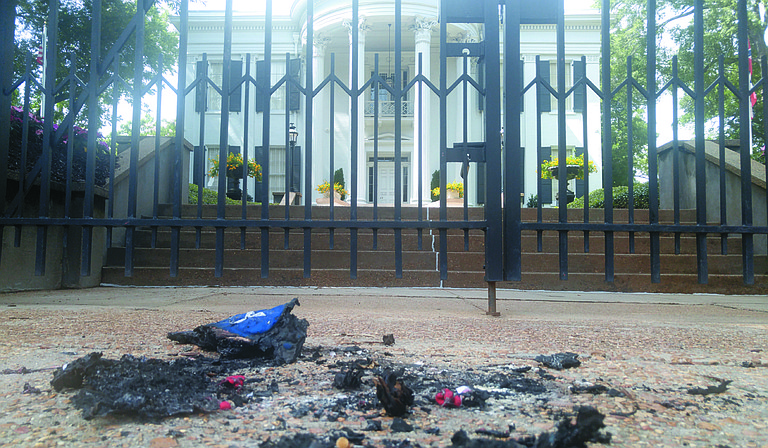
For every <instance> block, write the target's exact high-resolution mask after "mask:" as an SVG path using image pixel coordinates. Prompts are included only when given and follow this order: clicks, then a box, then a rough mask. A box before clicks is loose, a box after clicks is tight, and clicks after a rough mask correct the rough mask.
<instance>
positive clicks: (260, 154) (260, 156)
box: [253, 146, 265, 202]
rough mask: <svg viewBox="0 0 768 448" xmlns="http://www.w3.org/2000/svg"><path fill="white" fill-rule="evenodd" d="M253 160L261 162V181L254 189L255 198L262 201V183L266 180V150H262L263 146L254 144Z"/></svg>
mask: <svg viewBox="0 0 768 448" xmlns="http://www.w3.org/2000/svg"><path fill="white" fill-rule="evenodd" d="M253 160H255V161H256V163H258V164H259V166H260V167H261V181H260V182H256V183H255V186H254V189H253V198H254V200H255V201H256V202H261V199H262V198H261V195H262V191H261V188H262V185H263V182H264V160H265V158H264V151H262V149H261V146H254V147H253Z"/></svg>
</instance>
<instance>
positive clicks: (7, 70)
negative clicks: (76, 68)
mask: <svg viewBox="0 0 768 448" xmlns="http://www.w3.org/2000/svg"><path fill="white" fill-rule="evenodd" d="M15 29H16V5H15V4H14V2H9V1H4V2H0V61H13V56H14V52H15V49H16V47H15V45H14V41H13V35H14V31H15ZM27 83H29V81H27ZM12 84H13V64H7V63H5V64H0V214H3V215H4V214H5V207H6V201H5V195H6V193H7V187H8V185H7V184H8V146H9V144H10V140H11V92H10V87H11V85H12ZM6 92H8V93H7V94H6ZM22 168H26V167H24V166H23V165H22ZM20 172H22V173H23V172H24V169H21V170H20ZM19 186H20V189H22V188H23V186H22V183H21V182H20V183H19ZM2 242H3V227H2V226H0V251H2V246H3V245H2Z"/></svg>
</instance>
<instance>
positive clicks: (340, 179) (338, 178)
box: [333, 168, 347, 201]
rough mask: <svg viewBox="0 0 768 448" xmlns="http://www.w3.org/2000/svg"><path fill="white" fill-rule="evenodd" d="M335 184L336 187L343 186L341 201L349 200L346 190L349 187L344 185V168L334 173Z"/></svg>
mask: <svg viewBox="0 0 768 448" xmlns="http://www.w3.org/2000/svg"><path fill="white" fill-rule="evenodd" d="M333 184H334V186H335V185H336V184H338V185H341V190H342V191H344V193H343V194H342V195H341V200H342V201H343V200H344V199H346V198H347V193H346V191H347V190H346V188H347V185H346V184H345V183H344V170H343V169H342V168H339V169H338V170H336V171H335V172H334V173H333Z"/></svg>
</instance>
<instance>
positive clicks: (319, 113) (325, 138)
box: [308, 35, 331, 202]
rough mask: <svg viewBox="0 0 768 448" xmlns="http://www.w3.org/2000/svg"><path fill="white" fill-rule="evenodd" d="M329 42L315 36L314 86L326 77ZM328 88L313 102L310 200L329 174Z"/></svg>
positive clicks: (317, 194) (313, 53)
mask: <svg viewBox="0 0 768 448" xmlns="http://www.w3.org/2000/svg"><path fill="white" fill-rule="evenodd" d="M329 43H330V39H328V38H325V37H323V36H322V35H318V36H316V37H315V42H314V48H313V49H312V78H313V80H314V83H315V85H314V88H317V87H318V86H319V85H320V83H322V82H323V80H324V79H325V77H326V73H325V49H326V47H327V46H328V44H329ZM327 90H328V89H324V90H323V91H321V92H320V93H319V94H318V95H317V96H316V97H315V101H314V102H313V104H312V106H313V110H312V115H313V117H314V120H313V122H314V126H313V128H312V152H313V154H312V196H313V197H312V198H308V200H312V201H313V202H314V200H315V199H317V197H318V196H319V193H318V192H317V190H315V188H314V187H315V186H317V185H318V184H320V183H322V182H323V180H328V181H329V182H330V181H331V179H328V176H330V168H331V166H330V153H329V152H330V142H329V138H330V132H329V126H330V114H331V112H330V111H329V110H328V108H329V107H330V106H329V98H330V96H329V94H328V91H327Z"/></svg>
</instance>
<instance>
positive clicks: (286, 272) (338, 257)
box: [102, 206, 768, 294]
mask: <svg viewBox="0 0 768 448" xmlns="http://www.w3.org/2000/svg"><path fill="white" fill-rule="evenodd" d="M271 207H273V209H270V217H272V218H273V219H283V218H285V207H279V206H271ZM312 212H313V220H327V219H329V213H330V210H329V207H313V209H312ZM448 212H449V219H450V220H459V219H463V209H461V208H449V209H448ZM557 212H558V211H557V210H555V209H547V210H543V216H542V219H543V221H549V222H552V221H557V216H558V214H557ZM182 213H183V215H184V216H185V217H194V216H196V213H197V207H196V206H184V208H183V212H182ZM438 213H439V210H438V209H435V208H432V209H429V210H426V209H425V210H423V213H422V219H423V220H429V219H430V217H431V218H434V217H436V216H437V215H438ZM260 214H261V209H260V207H259V206H251V207H249V208H248V210H247V216H248V218H249V219H257V218H258V217H259V216H260ZM393 214H394V210H393V209H392V208H379V210H378V219H380V220H388V219H392V217H393ZM482 214H483V209H481V208H476V209H470V210H469V218H470V220H481V219H482V216H483V215H482ZM161 215H165V216H168V215H170V207H169V206H164V207H163V209H162V212H161ZM215 215H216V208H215V206H205V207H204V208H203V216H204V217H215ZM303 216H304V208H303V207H301V206H292V207H290V208H289V217H290V218H291V219H303ZM241 217H242V209H241V207H240V206H227V213H226V218H227V219H240V218H241ZM418 218H419V216H418V209H417V208H415V207H403V208H402V219H403V220H409V221H412V220H418ZM568 218H569V221H570V220H572V221H574V222H583V211H582V210H569V217H568ZM627 218H628V217H627V211H626V210H615V211H614V222H616V223H621V222H627ZM334 219H336V220H347V219H349V208H347V207H334ZM358 219H359V220H370V219H373V209H372V208H370V207H359V208H358ZM523 220H524V221H526V222H533V221H535V220H536V210H535V209H523ZM602 220H603V214H602V210H591V211H590V222H602ZM693 220H694V212H693V211H684V212H683V213H682V215H681V221H682V222H693ZM660 221H661V222H662V223H671V222H673V215H672V212H671V211H668V210H663V211H661V212H660ZM635 222H637V223H642V222H648V212H647V210H637V211H636V212H635ZM286 235H287V239H286ZM224 236H225V237H224V243H225V244H224V247H225V251H224V269H223V275H222V276H221V277H215V275H214V265H215V232H214V230H213V229H211V228H204V229H202V230H201V232H200V235H199V240H198V235H197V232H196V231H195V229H184V230H182V232H181V244H180V247H181V249H180V253H179V260H180V266H179V274H178V276H177V277H175V278H172V277H171V276H170V270H169V265H170V241H171V234H170V231H169V229H167V228H165V229H162V228H161V229H158V230H157V232H156V235H155V242H154V246H153V245H152V239H153V235H152V231H151V230H150V229H138V230H137V232H136V239H135V241H136V247H135V249H134V271H133V275H132V276H131V277H126V276H125V267H124V260H125V250H124V248H111V249H109V250H108V253H107V266H105V267H104V269H103V271H102V283H105V284H116V285H141V286H190V285H197V286H216V285H218V286H259V285H262V286H358V287H360V286H362V287H366V286H371V287H385V286H399V287H472V288H485V287H486V286H487V283H486V282H485V280H484V264H485V245H484V233H483V232H482V231H479V230H472V231H469V232H468V234H467V235H466V236H465V234H464V231H461V230H451V231H449V232H448V252H449V253H448V278H447V280H445V281H441V280H440V275H439V272H438V270H437V269H438V268H437V266H438V265H437V249H438V247H439V238H438V236H437V232H430V231H429V230H424V231H423V232H422V235H421V246H420V245H419V235H418V234H417V232H416V231H415V230H406V229H404V230H403V231H402V251H403V252H402V253H403V258H402V260H403V261H402V267H403V272H402V276H401V278H397V276H396V274H395V234H394V231H393V230H389V229H379V230H378V231H377V232H376V235H374V231H373V230H371V229H360V230H358V243H357V248H358V251H357V278H356V279H352V278H350V269H349V267H350V245H351V238H350V231H349V230H348V229H336V230H335V231H334V232H333V235H331V232H330V231H329V230H328V229H314V230H313V231H312V238H311V249H312V250H311V262H312V266H311V268H312V269H311V277H310V278H305V277H304V250H303V249H304V234H303V231H302V230H300V229H293V230H290V231H289V232H288V233H287V234H286V232H285V231H284V230H283V229H272V230H271V231H270V232H269V274H268V276H267V278H262V269H261V262H262V253H261V252H262V251H261V244H262V238H261V230H260V229H247V230H245V231H243V232H241V230H240V229H228V230H227V231H226V232H225V234H224ZM243 236H244V239H243ZM558 240H559V237H558V234H557V232H543V233H542V236H541V239H540V240H539V238H538V236H537V235H536V232H535V231H527V232H525V233H524V235H523V238H522V251H523V254H522V266H523V275H522V281H520V282H500V283H498V284H497V287H499V288H515V289H537V290H570V291H627V292H630V291H632V292H669V293H688V292H707V293H729V294H766V293H768V259H767V258H768V257H766V256H764V255H762V256H756V257H755V274H756V276H755V278H756V280H755V285H751V286H745V285H744V284H743V280H742V276H741V269H742V268H741V266H742V259H741V240H740V238H739V237H731V238H729V239H728V254H727V255H721V254H720V253H721V245H720V244H721V243H720V238H719V236H712V237H710V238H709V239H708V254H709V256H708V261H709V264H708V267H709V279H708V283H707V284H706V285H700V284H699V283H698V277H697V273H696V248H695V237H694V236H692V235H681V236H680V238H679V252H680V253H679V254H675V244H676V243H675V236H674V235H673V234H663V235H662V236H661V282H660V283H655V284H654V283H651V276H650V255H649V252H650V237H649V235H648V234H646V233H637V234H635V235H634V251H631V250H630V236H629V234H627V233H617V234H615V237H614V246H615V257H614V263H615V273H616V274H615V281H614V282H613V283H607V282H606V281H605V275H604V270H605V258H604V237H603V234H602V233H601V232H593V233H591V234H590V236H589V238H588V249H589V252H585V241H584V233H583V232H571V233H569V235H568V245H569V256H568V269H569V273H568V279H567V280H560V276H559V271H558V269H559V256H558ZM539 243H540V244H541V248H540V250H539Z"/></svg>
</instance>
